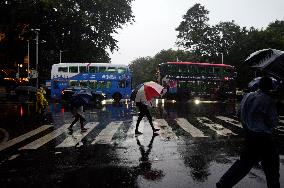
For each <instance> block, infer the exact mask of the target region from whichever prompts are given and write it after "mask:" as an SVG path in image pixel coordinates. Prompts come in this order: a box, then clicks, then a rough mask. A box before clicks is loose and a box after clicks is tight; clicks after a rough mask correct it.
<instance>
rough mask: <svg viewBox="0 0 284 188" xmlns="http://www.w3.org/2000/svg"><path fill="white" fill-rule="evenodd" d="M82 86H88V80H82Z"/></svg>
mask: <svg viewBox="0 0 284 188" xmlns="http://www.w3.org/2000/svg"><path fill="white" fill-rule="evenodd" d="M80 86H82V87H87V86H88V83H87V82H86V81H81V82H80Z"/></svg>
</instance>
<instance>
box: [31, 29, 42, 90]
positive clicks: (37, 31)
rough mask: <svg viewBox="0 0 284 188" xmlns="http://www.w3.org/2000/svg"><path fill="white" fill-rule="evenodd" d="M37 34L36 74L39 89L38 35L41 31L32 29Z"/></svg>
mask: <svg viewBox="0 0 284 188" xmlns="http://www.w3.org/2000/svg"><path fill="white" fill-rule="evenodd" d="M32 31H34V32H35V33H36V72H37V77H36V88H38V75H39V74H38V34H39V31H40V29H32Z"/></svg>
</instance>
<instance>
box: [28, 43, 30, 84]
mask: <svg viewBox="0 0 284 188" xmlns="http://www.w3.org/2000/svg"><path fill="white" fill-rule="evenodd" d="M28 79H30V41H29V40H28Z"/></svg>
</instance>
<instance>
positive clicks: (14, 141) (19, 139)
mask: <svg viewBox="0 0 284 188" xmlns="http://www.w3.org/2000/svg"><path fill="white" fill-rule="evenodd" d="M50 127H52V125H43V126H41V127H39V128H37V129H34V130H32V131H30V132H28V133H26V134H23V135H21V136H19V137H17V138H14V139H12V140H8V141H7V142H3V143H1V144H0V151H2V150H4V149H6V148H8V147H11V146H13V145H15V144H17V143H20V142H22V141H24V140H26V139H27V138H30V137H32V136H34V135H36V134H38V133H40V132H42V131H44V130H46V129H48V128H50Z"/></svg>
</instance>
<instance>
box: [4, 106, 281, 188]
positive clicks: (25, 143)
mask: <svg viewBox="0 0 284 188" xmlns="http://www.w3.org/2000/svg"><path fill="white" fill-rule="evenodd" d="M237 107H238V103H234V102H227V103H210V102H204V103H200V104H199V105H195V104H194V103H190V102H188V103H172V102H166V103H160V102H159V103H157V104H156V107H155V108H153V109H151V113H152V115H153V120H154V126H155V127H157V128H160V131H159V135H153V134H152V130H151V127H150V124H149V122H148V120H147V119H146V118H145V119H143V120H142V121H141V124H140V126H139V131H140V132H143V134H142V135H139V136H135V135H134V127H135V123H136V121H137V116H138V113H137V111H136V108H135V106H133V104H131V103H129V102H128V103H126V102H122V103H116V104H111V103H110V104H106V105H104V106H103V107H102V108H101V109H96V108H92V107H87V108H85V117H86V119H87V122H88V123H87V124H86V127H87V128H88V130H87V132H84V133H81V132H80V128H79V125H76V126H75V127H74V132H73V133H70V132H68V131H67V127H68V125H69V124H70V123H71V122H72V120H73V117H72V115H71V113H70V108H69V106H68V104H59V103H52V104H50V106H49V108H48V109H47V112H46V114H45V115H44V116H39V115H36V114H35V113H34V107H33V105H32V104H26V105H19V104H14V105H11V104H10V105H7V106H6V107H3V105H2V107H1V108H2V109H5V111H4V113H5V118H3V117H2V119H1V122H3V123H1V129H3V130H5V131H6V132H7V133H6V137H7V134H8V135H9V136H8V137H9V138H6V140H5V141H4V139H2V140H3V141H2V142H1V144H0V152H1V157H0V168H1V172H0V177H1V178H0V184H1V185H4V187H5V186H7V187H12V186H17V185H25V184H26V185H28V183H29V182H30V181H32V182H33V185H36V186H41V185H45V186H49V187H74V186H76V185H77V186H80V187H166V188H167V187H214V184H215V182H216V181H217V180H218V178H220V176H221V175H222V174H223V173H224V172H225V171H226V170H227V169H228V168H229V167H230V166H231V164H232V162H234V161H235V160H236V159H237V157H238V155H239V151H240V146H241V145H242V134H243V132H242V128H241V124H240V122H239V121H238V120H237V119H236V117H235V116H234V115H235V111H236V109H237ZM2 109H1V110H2ZM280 126H281V127H282V126H284V124H283V123H280ZM281 134H282V131H281V129H279V131H278V132H276V136H275V138H276V139H278V140H279V147H280V148H284V147H283V146H284V142H283V140H284V139H283V137H284V136H282V135H281ZM2 138H4V136H2ZM280 152H281V168H280V174H281V177H283V175H282V174H283V172H284V157H283V154H284V151H281V150H280ZM50 172H52V173H50ZM23 176H24V177H25V178H23ZM8 179H10V180H12V181H7V180H8ZM281 184H282V185H284V180H283V178H281ZM248 185H249V186H248ZM236 187H266V180H265V175H264V174H263V172H262V170H261V168H260V167H259V166H256V167H255V168H253V170H252V171H251V172H250V174H249V175H248V176H247V177H246V178H244V179H243V180H242V181H241V182H240V183H239V184H238V185H237V186H236Z"/></svg>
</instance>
